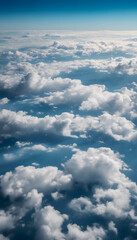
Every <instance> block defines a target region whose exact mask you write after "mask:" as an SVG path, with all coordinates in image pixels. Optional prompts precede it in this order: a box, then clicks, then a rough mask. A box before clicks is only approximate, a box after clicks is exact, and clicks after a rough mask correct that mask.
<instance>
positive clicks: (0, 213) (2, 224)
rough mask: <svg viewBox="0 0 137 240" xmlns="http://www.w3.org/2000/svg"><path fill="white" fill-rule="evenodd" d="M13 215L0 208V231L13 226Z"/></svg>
mask: <svg viewBox="0 0 137 240" xmlns="http://www.w3.org/2000/svg"><path fill="white" fill-rule="evenodd" d="M14 221H15V220H14V217H13V216H12V214H10V212H5V211H4V210H0V231H4V230H9V229H12V228H14Z"/></svg>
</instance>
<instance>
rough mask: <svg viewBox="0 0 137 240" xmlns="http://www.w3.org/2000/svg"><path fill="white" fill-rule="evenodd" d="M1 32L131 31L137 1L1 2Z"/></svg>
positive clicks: (136, 10) (136, 23)
mask: <svg viewBox="0 0 137 240" xmlns="http://www.w3.org/2000/svg"><path fill="white" fill-rule="evenodd" d="M0 3H1V8H0V13H1V17H0V20H1V23H0V28H1V29H2V30H4V29H7V30H9V29H13V30H14V29H52V30H55V29H56V30H57V29H58V30H60V29H64V30H68V29H69V30H77V29H78V30H101V29H109V30H122V29H123V30H133V29H136V25H137V1H133V0H132V1H128V0H126V1H122V0H120V1H118V0H116V1H108V0H103V1H102V0H98V1H92V0H90V1H89V0H86V1H83V0H82V1H78V0H75V1H72V0H71V1H62V0H59V1H55V0H53V1H47V0H46V1H44V0H40V1H36V0H35V1H30V0H29V1H15V0H14V1H10V0H9V1H6V2H5V1H1V2H0Z"/></svg>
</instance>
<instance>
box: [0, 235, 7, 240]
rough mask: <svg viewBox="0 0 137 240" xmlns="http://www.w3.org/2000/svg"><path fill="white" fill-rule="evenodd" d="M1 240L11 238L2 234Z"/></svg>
mask: <svg viewBox="0 0 137 240" xmlns="http://www.w3.org/2000/svg"><path fill="white" fill-rule="evenodd" d="M0 240H9V238H8V237H5V236H4V235H3V234H0Z"/></svg>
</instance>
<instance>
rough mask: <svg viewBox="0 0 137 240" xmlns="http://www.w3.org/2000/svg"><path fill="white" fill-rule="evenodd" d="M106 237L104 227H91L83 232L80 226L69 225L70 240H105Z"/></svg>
mask: <svg viewBox="0 0 137 240" xmlns="http://www.w3.org/2000/svg"><path fill="white" fill-rule="evenodd" d="M105 236H106V232H105V230H104V229H103V228H102V227H96V226H94V227H92V228H91V227H89V226H87V229H86V230H85V231H82V230H81V228H80V226H78V225H77V224H69V225H68V238H67V239H70V240H72V239H73V240H85V239H87V240H96V239H99V240H101V239H104V238H105Z"/></svg>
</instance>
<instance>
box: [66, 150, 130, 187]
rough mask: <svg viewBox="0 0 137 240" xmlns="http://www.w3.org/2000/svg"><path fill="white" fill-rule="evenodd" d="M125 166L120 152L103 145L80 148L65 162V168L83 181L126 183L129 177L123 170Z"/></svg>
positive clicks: (77, 179)
mask: <svg viewBox="0 0 137 240" xmlns="http://www.w3.org/2000/svg"><path fill="white" fill-rule="evenodd" d="M125 168H126V165H125V163H124V162H123V161H122V160H120V158H119V155H118V154H116V153H114V152H113V151H112V150H111V149H110V148H103V147H101V148H89V149H88V150H87V151H81V150H78V151H77V152H76V153H75V154H73V156H72V158H71V159H70V160H68V161H67V162H66V163H65V170H66V171H67V172H68V173H71V174H72V176H73V178H74V179H75V180H76V181H78V182H81V183H100V184H108V185H112V184H114V183H121V182H122V183H123V184H124V183H125V182H126V181H127V179H126V177H125V175H124V174H122V173H121V170H122V169H125ZM81 176H82V178H81ZM128 181H129V180H128Z"/></svg>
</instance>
